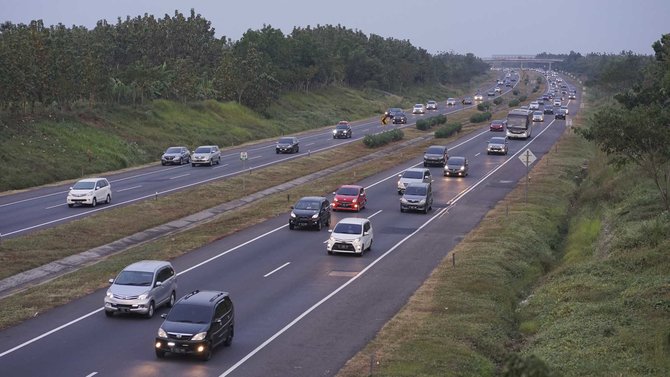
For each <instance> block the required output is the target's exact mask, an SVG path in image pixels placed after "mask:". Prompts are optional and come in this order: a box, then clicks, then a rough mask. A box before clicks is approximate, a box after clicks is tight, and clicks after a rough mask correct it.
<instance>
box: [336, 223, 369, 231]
mask: <svg viewBox="0 0 670 377" xmlns="http://www.w3.org/2000/svg"><path fill="white" fill-rule="evenodd" d="M362 230H363V227H362V226H361V224H349V223H338V224H337V225H335V229H333V233H342V234H361V231H362Z"/></svg>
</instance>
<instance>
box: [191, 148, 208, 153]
mask: <svg viewBox="0 0 670 377" xmlns="http://www.w3.org/2000/svg"><path fill="white" fill-rule="evenodd" d="M211 150H212V148H210V147H198V149H196V150H195V153H209V152H210V151H211Z"/></svg>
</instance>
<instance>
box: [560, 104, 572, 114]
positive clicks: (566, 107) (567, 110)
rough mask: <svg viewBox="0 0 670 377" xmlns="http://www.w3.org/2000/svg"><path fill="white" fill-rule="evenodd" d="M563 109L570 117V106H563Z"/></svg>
mask: <svg viewBox="0 0 670 377" xmlns="http://www.w3.org/2000/svg"><path fill="white" fill-rule="evenodd" d="M561 109H563V110H565V115H570V109H568V105H561Z"/></svg>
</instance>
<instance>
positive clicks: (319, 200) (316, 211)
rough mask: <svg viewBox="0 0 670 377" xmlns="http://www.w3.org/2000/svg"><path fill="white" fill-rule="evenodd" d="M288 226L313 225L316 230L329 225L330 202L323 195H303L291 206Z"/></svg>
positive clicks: (290, 227) (291, 227) (292, 227)
mask: <svg viewBox="0 0 670 377" xmlns="http://www.w3.org/2000/svg"><path fill="white" fill-rule="evenodd" d="M291 209H292V211H291V217H289V219H288V228H289V229H295V228H296V227H313V228H316V229H317V230H321V228H323V227H324V226H325V227H328V226H330V202H329V201H328V199H326V198H325V197H323V196H305V197H303V198H301V199H300V200H298V202H297V203H296V204H295V205H294V206H291Z"/></svg>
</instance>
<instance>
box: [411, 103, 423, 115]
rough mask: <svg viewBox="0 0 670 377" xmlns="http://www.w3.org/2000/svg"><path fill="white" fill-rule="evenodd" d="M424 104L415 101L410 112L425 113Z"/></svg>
mask: <svg viewBox="0 0 670 377" xmlns="http://www.w3.org/2000/svg"><path fill="white" fill-rule="evenodd" d="M425 113H426V106H425V105H424V104H423V103H417V104H416V105H414V108H413V109H412V114H425Z"/></svg>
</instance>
